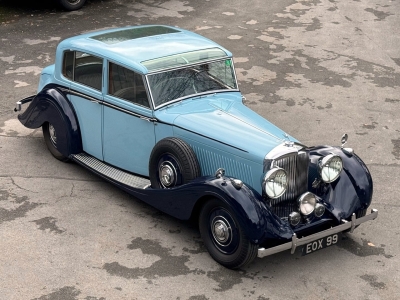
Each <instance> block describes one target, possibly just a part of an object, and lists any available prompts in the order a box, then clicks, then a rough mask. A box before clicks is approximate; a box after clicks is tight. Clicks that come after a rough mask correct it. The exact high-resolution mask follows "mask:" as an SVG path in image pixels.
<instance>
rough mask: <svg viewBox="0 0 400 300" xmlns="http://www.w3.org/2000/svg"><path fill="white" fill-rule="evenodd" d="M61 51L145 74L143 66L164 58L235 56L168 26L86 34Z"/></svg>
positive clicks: (68, 42)
mask: <svg viewBox="0 0 400 300" xmlns="http://www.w3.org/2000/svg"><path fill="white" fill-rule="evenodd" d="M58 48H59V49H60V50H61V51H65V50H66V49H72V50H78V51H82V52H87V53H91V54H93V55H96V54H97V55H100V56H103V57H105V58H107V59H109V60H112V61H115V62H118V63H121V64H123V65H126V66H129V67H132V68H134V69H136V70H137V71H139V72H141V73H143V74H146V73H148V70H147V68H146V67H145V66H144V65H143V64H142V62H143V61H149V60H152V59H157V58H160V57H166V56H171V55H176V54H181V53H186V52H192V51H196V50H204V49H211V48H214V49H215V48H218V49H221V50H222V51H223V52H225V53H226V56H227V57H231V56H232V53H230V52H229V51H228V50H226V49H225V48H223V47H222V46H220V45H218V44H217V43H215V42H213V41H211V40H209V39H207V38H205V37H203V36H201V35H198V34H196V33H193V32H190V31H187V30H184V29H180V28H177V27H172V26H164V25H144V26H131V27H124V28H115V29H108V30H102V31H96V32H90V33H85V34H82V35H78V36H74V37H71V38H68V39H66V40H64V41H62V42H61V43H60V44H59V45H58Z"/></svg>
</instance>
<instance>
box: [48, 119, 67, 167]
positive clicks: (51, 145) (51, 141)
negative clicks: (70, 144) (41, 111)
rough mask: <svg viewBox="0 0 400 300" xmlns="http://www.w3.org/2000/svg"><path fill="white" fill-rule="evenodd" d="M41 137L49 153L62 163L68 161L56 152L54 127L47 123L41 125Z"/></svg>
mask: <svg viewBox="0 0 400 300" xmlns="http://www.w3.org/2000/svg"><path fill="white" fill-rule="evenodd" d="M42 130H43V137H44V141H45V142H46V146H47V148H48V149H49V151H50V153H51V154H52V155H53V156H54V157H55V158H57V159H58V160H61V161H63V162H67V161H69V159H68V157H65V156H64V155H62V154H61V153H60V151H58V150H57V132H56V130H55V128H54V126H53V125H52V124H50V123H48V122H46V123H44V124H43V125H42Z"/></svg>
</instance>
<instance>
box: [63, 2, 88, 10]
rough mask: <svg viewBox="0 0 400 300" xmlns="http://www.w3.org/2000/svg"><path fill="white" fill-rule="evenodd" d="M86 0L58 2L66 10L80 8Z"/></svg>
mask: <svg viewBox="0 0 400 300" xmlns="http://www.w3.org/2000/svg"><path fill="white" fill-rule="evenodd" d="M85 1H86V0H58V3H59V4H60V5H61V6H62V7H63V8H64V9H66V10H77V9H80V8H81V7H82V6H83V5H84V4H85Z"/></svg>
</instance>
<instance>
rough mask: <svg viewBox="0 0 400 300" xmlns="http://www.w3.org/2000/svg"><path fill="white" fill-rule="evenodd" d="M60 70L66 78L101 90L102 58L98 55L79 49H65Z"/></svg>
mask: <svg viewBox="0 0 400 300" xmlns="http://www.w3.org/2000/svg"><path fill="white" fill-rule="evenodd" d="M62 72H63V75H64V76H65V77H66V78H68V79H71V80H73V81H76V82H79V83H81V84H84V85H87V86H90V87H92V88H94V89H96V90H99V91H101V86H102V79H103V59H102V58H100V57H97V56H94V55H91V54H88V53H84V52H80V51H66V52H65V53H64V61H63V71H62Z"/></svg>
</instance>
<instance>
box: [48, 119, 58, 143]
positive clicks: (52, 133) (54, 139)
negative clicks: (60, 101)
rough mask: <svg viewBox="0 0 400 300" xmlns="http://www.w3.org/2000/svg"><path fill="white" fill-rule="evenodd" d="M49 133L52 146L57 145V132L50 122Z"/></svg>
mask: <svg viewBox="0 0 400 300" xmlns="http://www.w3.org/2000/svg"><path fill="white" fill-rule="evenodd" d="M49 134H50V141H51V142H52V143H53V145H54V146H55V145H57V134H56V130H55V129H54V126H53V125H52V124H49Z"/></svg>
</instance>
